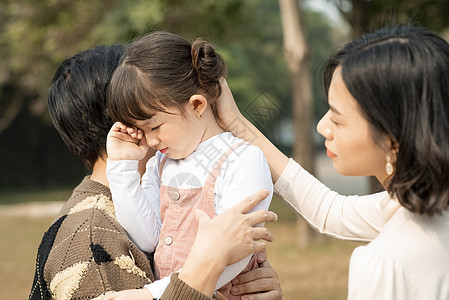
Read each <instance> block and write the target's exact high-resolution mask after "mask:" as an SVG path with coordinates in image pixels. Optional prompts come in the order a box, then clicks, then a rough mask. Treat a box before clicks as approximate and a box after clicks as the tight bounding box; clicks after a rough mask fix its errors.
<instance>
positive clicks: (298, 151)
mask: <svg viewBox="0 0 449 300" xmlns="http://www.w3.org/2000/svg"><path fill="white" fill-rule="evenodd" d="M279 4H280V11H281V18H282V31H283V38H284V55H285V59H286V61H287V65H288V68H289V71H290V77H291V80H292V98H293V125H294V131H295V132H294V137H295V138H294V140H295V143H294V145H293V158H294V159H295V160H296V161H298V162H299V163H300V164H301V165H302V166H303V167H304V169H306V170H307V171H309V172H310V173H312V174H313V173H314V156H313V136H312V132H313V128H312V124H313V96H312V87H311V74H310V69H309V53H308V47H307V41H306V38H305V33H304V29H303V26H302V24H301V15H300V9H299V6H298V1H297V0H279ZM297 228H298V238H297V242H298V245H299V246H300V247H304V246H307V245H309V244H310V243H311V241H312V240H315V239H316V237H315V236H316V235H318V234H317V233H315V232H314V231H313V230H312V229H311V228H310V227H309V226H308V225H307V224H306V223H305V221H304V220H303V219H302V218H301V217H298V221H297Z"/></svg>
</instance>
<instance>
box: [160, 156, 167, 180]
mask: <svg viewBox="0 0 449 300" xmlns="http://www.w3.org/2000/svg"><path fill="white" fill-rule="evenodd" d="M167 159H168V157H167V155H164V157H162V159H161V162H160V163H159V168H158V171H159V178H162V170H163V169H164V166H165V163H166V162H167Z"/></svg>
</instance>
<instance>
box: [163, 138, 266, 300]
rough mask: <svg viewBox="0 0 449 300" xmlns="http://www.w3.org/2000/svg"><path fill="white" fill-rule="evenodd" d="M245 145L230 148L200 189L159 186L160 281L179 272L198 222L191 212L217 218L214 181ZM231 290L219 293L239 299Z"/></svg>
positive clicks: (254, 263)
mask: <svg viewBox="0 0 449 300" xmlns="http://www.w3.org/2000/svg"><path fill="white" fill-rule="evenodd" d="M244 143H245V142H240V143H237V144H235V145H233V146H232V147H231V148H230V149H228V151H226V153H224V154H223V155H222V156H221V157H220V158H219V159H218V161H217V163H216V164H215V165H214V167H213V168H212V170H211V172H210V173H209V175H208V177H207V179H206V181H205V182H204V185H203V186H202V187H199V188H191V189H180V188H174V187H169V186H166V185H162V184H161V189H160V205H161V221H162V227H161V234H160V237H159V243H158V246H157V247H156V253H155V256H154V258H155V265H156V268H157V270H158V273H159V274H158V275H159V276H160V277H159V278H162V277H164V276H167V275H170V274H171V273H173V272H176V271H178V270H179V269H181V268H182V266H183V265H184V262H185V261H186V259H187V256H188V254H189V252H190V248H191V247H192V244H193V241H194V240H195V236H196V232H197V230H198V223H197V222H196V220H195V217H194V215H193V212H194V210H195V209H197V208H198V209H201V210H203V211H204V212H206V213H207V214H208V215H209V217H211V218H212V217H214V216H215V215H216V213H215V181H216V179H217V177H218V175H219V173H220V171H221V168H222V166H223V164H224V162H225V161H226V159H227V158H228V157H229V155H230V154H231V153H232V152H233V151H234V150H235V149H237V148H238V147H239V146H241V145H243V144H244ZM166 161H167V157H166V156H165V157H164V158H163V159H162V160H161V163H160V165H159V175H160V177H161V178H162V169H163V167H164V165H165V162H166ZM255 257H256V255H254V256H253V258H252V259H251V261H250V262H249V264H248V265H247V266H246V268H245V270H243V272H247V271H250V270H253V269H255V268H257V267H258V265H257V260H256V259H255ZM231 287H232V284H231V283H228V284H226V285H224V286H223V287H222V288H220V289H219V291H220V292H221V293H222V294H223V295H224V296H226V297H228V298H229V299H240V297H239V296H233V295H232V294H230V290H231Z"/></svg>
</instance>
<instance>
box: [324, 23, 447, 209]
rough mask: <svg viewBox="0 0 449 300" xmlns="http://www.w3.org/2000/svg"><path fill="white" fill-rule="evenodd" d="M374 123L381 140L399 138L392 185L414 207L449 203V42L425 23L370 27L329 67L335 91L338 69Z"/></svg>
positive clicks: (444, 206)
mask: <svg viewBox="0 0 449 300" xmlns="http://www.w3.org/2000/svg"><path fill="white" fill-rule="evenodd" d="M338 66H341V68H342V69H341V70H342V76H343V81H344V83H345V85H346V87H347V89H348V90H349V92H350V93H351V95H352V96H353V97H354V98H355V99H356V101H357V102H358V104H359V106H360V108H361V111H362V113H363V114H364V116H365V118H366V119H367V120H368V122H369V123H370V124H371V127H372V129H373V139H374V140H376V136H378V134H387V135H388V136H389V137H390V138H391V140H392V141H394V142H395V143H397V144H398V145H399V147H398V149H397V156H396V162H395V172H394V174H393V175H392V176H391V178H389V180H388V183H387V187H386V189H387V191H388V192H389V193H390V194H391V195H392V196H395V197H397V199H398V200H399V202H400V203H401V204H402V206H404V207H405V208H407V209H408V210H410V211H412V212H416V213H419V214H423V215H428V216H433V215H434V214H435V213H441V212H442V211H443V210H445V209H447V207H448V205H449V204H448V203H449V44H448V43H447V42H446V41H444V40H443V39H442V38H440V37H439V36H437V35H436V34H434V33H432V32H430V31H428V30H426V29H424V28H420V27H414V26H401V27H390V28H384V29H381V30H378V31H376V32H374V33H371V34H366V35H364V36H362V37H360V38H359V39H357V40H355V41H353V42H350V43H348V44H347V45H345V47H344V48H343V49H342V50H340V51H338V52H337V53H335V54H334V55H333V56H332V57H331V58H330V59H329V60H328V61H327V63H326V65H325V68H324V86H325V89H326V92H328V89H329V85H330V82H331V79H332V75H333V73H334V71H335V69H336V68H337V67H338Z"/></svg>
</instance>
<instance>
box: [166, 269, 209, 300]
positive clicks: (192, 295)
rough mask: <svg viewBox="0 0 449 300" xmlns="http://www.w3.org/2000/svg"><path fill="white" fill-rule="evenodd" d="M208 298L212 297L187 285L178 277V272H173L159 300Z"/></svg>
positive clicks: (198, 299)
mask: <svg viewBox="0 0 449 300" xmlns="http://www.w3.org/2000/svg"><path fill="white" fill-rule="evenodd" d="M173 299H179V300H183V299H186V300H209V299H213V298H211V297H208V296H206V295H204V294H202V293H200V292H198V291H197V290H195V289H194V288H192V287H190V286H189V285H187V284H186V283H185V282H184V281H182V280H181V279H179V278H178V273H175V274H173V275H172V276H171V280H170V283H169V284H168V286H167V288H166V289H165V292H164V294H163V295H162V297H161V300H173Z"/></svg>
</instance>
